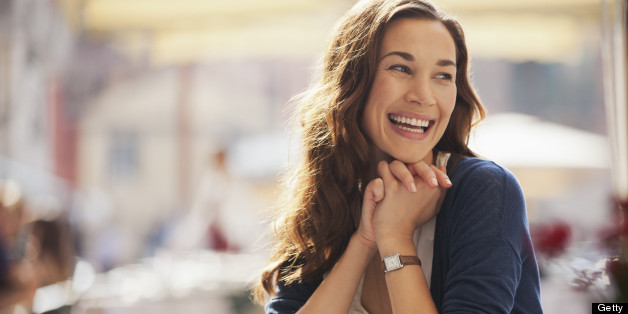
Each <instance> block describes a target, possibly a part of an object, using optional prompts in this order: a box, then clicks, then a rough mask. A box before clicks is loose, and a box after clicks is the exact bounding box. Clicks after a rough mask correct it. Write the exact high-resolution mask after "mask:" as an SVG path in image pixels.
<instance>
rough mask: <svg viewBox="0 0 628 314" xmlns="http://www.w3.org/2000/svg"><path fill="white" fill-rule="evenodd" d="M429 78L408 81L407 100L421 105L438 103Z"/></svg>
mask: <svg viewBox="0 0 628 314" xmlns="http://www.w3.org/2000/svg"><path fill="white" fill-rule="evenodd" d="M429 83H430V81H429V79H426V78H416V79H414V80H410V81H409V82H408V89H407V92H406V101H408V102H411V103H416V104H421V105H433V104H435V103H436V100H435V99H434V96H433V93H432V88H431V86H430V84H429Z"/></svg>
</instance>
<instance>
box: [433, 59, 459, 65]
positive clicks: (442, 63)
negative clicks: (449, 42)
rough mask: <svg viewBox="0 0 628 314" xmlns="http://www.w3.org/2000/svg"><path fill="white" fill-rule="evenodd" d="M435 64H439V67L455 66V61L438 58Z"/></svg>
mask: <svg viewBox="0 0 628 314" xmlns="http://www.w3.org/2000/svg"><path fill="white" fill-rule="evenodd" d="M436 65H438V66H441V67H446V66H453V67H456V62H453V61H451V60H449V59H441V60H438V62H436Z"/></svg>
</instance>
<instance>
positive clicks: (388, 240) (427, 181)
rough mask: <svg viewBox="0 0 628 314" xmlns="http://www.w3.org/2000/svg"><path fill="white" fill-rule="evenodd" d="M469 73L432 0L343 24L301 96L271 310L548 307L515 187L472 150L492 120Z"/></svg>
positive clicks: (450, 25)
mask: <svg viewBox="0 0 628 314" xmlns="http://www.w3.org/2000/svg"><path fill="white" fill-rule="evenodd" d="M467 67H468V56H467V50H466V45H465V41H464V35H463V32H462V29H461V28H460V26H459V24H458V23H457V22H456V21H455V20H454V19H453V18H451V17H449V16H447V15H446V14H445V13H443V12H441V11H439V10H438V9H436V8H435V7H434V6H433V5H432V4H431V3H429V2H426V1H420V0H414V1H413V0H390V1H386V0H373V1H361V2H359V3H358V4H356V5H355V6H354V7H353V8H352V9H351V10H350V11H349V12H348V13H347V14H346V15H345V16H344V17H343V19H342V20H341V22H340V23H339V24H338V26H337V28H336V30H335V32H334V33H333V36H332V39H331V42H330V45H329V47H328V49H327V51H326V54H325V58H324V60H323V68H322V72H323V73H322V76H321V78H320V81H319V82H318V83H317V84H316V85H315V86H313V87H312V88H311V89H310V91H309V92H308V93H306V94H305V95H304V97H303V98H302V99H301V100H300V102H299V105H300V107H299V108H298V109H299V110H298V112H297V118H298V122H299V123H300V126H301V132H302V134H303V138H304V143H303V144H304V151H305V156H304V158H303V160H302V163H301V164H300V166H299V167H297V169H295V171H294V172H293V173H292V174H291V176H290V177H289V180H288V182H287V187H288V188H287V189H286V191H287V192H286V195H285V203H284V204H283V206H282V207H281V208H280V211H281V212H280V215H279V217H278V218H277V219H278V220H277V224H276V226H275V231H276V233H277V237H278V241H277V244H276V246H275V247H274V252H273V256H272V257H271V261H270V263H269V264H268V266H267V267H266V269H265V270H264V272H263V273H262V275H261V279H260V282H259V284H258V286H257V287H256V291H255V292H256V296H257V300H258V301H260V302H261V301H262V300H263V295H264V293H268V294H270V295H271V296H272V297H271V299H270V300H269V302H268V304H267V305H266V311H267V312H268V313H294V312H297V311H298V312H299V313H347V312H351V313H391V312H392V313H416V312H422V313H423V312H426V313H428V312H429V313H436V312H444V313H447V312H457V311H464V312H486V313H507V312H516V313H540V312H542V309H541V306H540V300H539V277H538V270H537V266H536V260H535V257H534V253H533V250H532V245H531V242H530V236H529V232H528V227H527V220H526V216H525V204H524V200H523V196H522V193H521V189H520V187H519V184H518V183H517V181H516V179H515V178H514V177H513V176H512V174H511V173H510V172H508V171H507V170H505V169H503V168H501V167H499V166H498V165H496V164H494V163H492V162H489V161H485V160H482V159H479V158H475V156H474V154H473V153H472V152H471V150H470V149H469V148H468V147H467V145H466V143H467V138H468V135H469V132H470V129H471V126H472V124H473V120H474V118H477V119H481V118H483V116H484V110H483V108H482V106H481V104H480V102H479V100H478V99H477V97H476V95H475V93H474V91H473V89H472V87H471V85H470V83H469V78H468V72H467ZM449 156H451V158H448V157H449ZM445 165H446V168H445V167H443V166H445ZM446 173H449V174H450V178H449V177H448V176H447V174H446ZM450 179H451V180H450ZM363 183H364V184H363ZM446 189H447V190H446ZM432 240H433V241H432ZM397 254H399V255H397ZM400 256H401V257H400ZM401 265H403V266H401ZM399 266H401V267H399Z"/></svg>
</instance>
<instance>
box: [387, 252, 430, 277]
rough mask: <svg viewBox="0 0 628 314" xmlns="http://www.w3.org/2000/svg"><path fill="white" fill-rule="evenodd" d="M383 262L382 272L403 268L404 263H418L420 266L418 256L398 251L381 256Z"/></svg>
mask: <svg viewBox="0 0 628 314" xmlns="http://www.w3.org/2000/svg"><path fill="white" fill-rule="evenodd" d="M382 262H384V272H385V273H387V272H389V271H393V270H397V269H400V268H403V266H405V265H419V266H421V260H420V259H419V257H418V256H407V255H401V254H399V253H397V254H392V255H388V256H386V257H384V258H382Z"/></svg>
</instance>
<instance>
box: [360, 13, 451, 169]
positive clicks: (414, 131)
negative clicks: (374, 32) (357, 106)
mask: <svg viewBox="0 0 628 314" xmlns="http://www.w3.org/2000/svg"><path fill="white" fill-rule="evenodd" d="M455 61H456V46H455V44H454V40H453V38H452V37H451V35H450V34H449V32H448V31H447V28H445V26H444V25H443V24H442V23H440V22H438V21H432V20H427V19H413V18H402V19H399V20H396V21H393V22H392V23H390V24H388V26H387V27H386V30H385V33H384V37H383V40H382V44H381V47H380V59H379V60H378V65H377V71H376V73H375V79H374V81H373V85H372V87H371V91H370V94H369V96H368V98H367V101H366V106H365V108H364V113H363V115H362V126H363V128H364V130H365V132H366V133H367V135H368V137H369V138H370V140H371V142H372V143H373V144H374V145H375V146H376V147H375V148H376V149H377V152H378V153H381V152H383V153H386V154H387V155H389V156H390V157H392V158H394V159H398V160H400V161H403V162H406V163H413V162H417V161H420V160H426V161H428V160H429V161H431V159H430V158H431V156H432V155H431V151H432V149H433V148H434V146H435V145H436V143H438V141H439V140H440V138H441V137H442V136H443V133H444V132H445V129H446V128H447V124H448V123H449V117H450V116H451V113H452V111H453V110H454V106H455V103H456V83H455V82H456V63H455Z"/></svg>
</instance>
